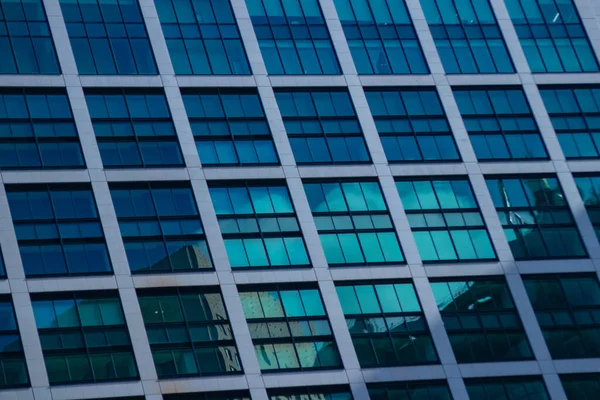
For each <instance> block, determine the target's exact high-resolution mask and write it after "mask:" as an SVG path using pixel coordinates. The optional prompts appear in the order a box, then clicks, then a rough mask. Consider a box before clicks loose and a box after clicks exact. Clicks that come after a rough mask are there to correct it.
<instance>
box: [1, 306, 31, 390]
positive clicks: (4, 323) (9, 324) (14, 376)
mask: <svg viewBox="0 0 600 400" xmlns="http://www.w3.org/2000/svg"><path fill="white" fill-rule="evenodd" d="M0 343H2V344H1V345H0V389H8V388H16V387H21V386H27V385H28V384H29V375H28V374H27V366H26V365H25V353H23V344H22V343H21V335H20V334H19V327H18V325H17V318H16V316H15V310H14V308H13V304H12V301H11V299H10V297H9V296H7V295H3V296H0Z"/></svg>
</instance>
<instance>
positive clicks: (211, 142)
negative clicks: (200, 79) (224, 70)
mask: <svg viewBox="0 0 600 400" xmlns="http://www.w3.org/2000/svg"><path fill="white" fill-rule="evenodd" d="M182 96H183V103H184V105H185V109H186V111H187V115H188V117H189V119H190V124H191V126H192V133H193V134H194V138H195V139H196V148H197V149H198V154H199V156H200V161H201V162H202V165H203V166H208V167H210V166H240V165H243V166H253V165H278V164H279V158H278V157H277V151H276V150H275V146H274V144H273V137H272V136H271V129H270V128H269V124H268V123H267V118H266V116H265V112H264V110H263V106H262V103H261V101H260V97H259V96H258V92H257V91H256V90H240V89H235V90H228V89H214V90H211V89H204V90H202V91H198V90H193V89H188V90H185V91H183V93H182Z"/></svg>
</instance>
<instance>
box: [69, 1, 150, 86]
mask: <svg viewBox="0 0 600 400" xmlns="http://www.w3.org/2000/svg"><path fill="white" fill-rule="evenodd" d="M60 5H61V9H62V12H63V16H64V18H65V23H66V24H67V32H68V33H69V38H70V39H71V46H72V48H73V54H74V56H75V61H76V63H77V68H78V70H79V73H80V74H82V75H115V74H118V75H156V74H157V70H156V63H155V61H154V55H153V54H152V49H151V47H150V40H149V38H148V33H147V32H146V26H145V25H144V20H143V19H142V14H141V11H140V8H139V5H138V3H137V0H116V2H111V1H108V0H93V1H92V2H87V1H81V2H80V1H79V0H61V1H60Z"/></svg>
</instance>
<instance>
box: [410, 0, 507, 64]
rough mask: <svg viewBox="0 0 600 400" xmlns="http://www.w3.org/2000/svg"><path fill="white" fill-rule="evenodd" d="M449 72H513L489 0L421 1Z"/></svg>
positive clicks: (443, 62) (439, 51)
mask: <svg viewBox="0 0 600 400" xmlns="http://www.w3.org/2000/svg"><path fill="white" fill-rule="evenodd" d="M421 5H422V7H423V12H424V13H425V18H426V19H427V23H428V24H429V28H430V29H431V34H432V35H433V40H434V41H435V45H436V47H437V50H438V53H439V55H440V58H441V60H442V65H443V66H444V70H445V71H446V73H448V74H494V73H511V72H515V69H514V67H513V64H512V61H511V59H510V56H509V54H508V50H507V49H506V44H505V43H504V39H503V38H502V33H501V32H500V27H499V26H498V23H497V22H496V17H495V16H494V12H493V11H492V7H491V5H490V3H489V0H421Z"/></svg>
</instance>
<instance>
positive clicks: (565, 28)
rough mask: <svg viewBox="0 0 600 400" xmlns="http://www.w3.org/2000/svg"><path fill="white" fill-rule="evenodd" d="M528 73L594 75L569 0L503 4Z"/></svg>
mask: <svg viewBox="0 0 600 400" xmlns="http://www.w3.org/2000/svg"><path fill="white" fill-rule="evenodd" d="M505 2H506V7H507V8H508V13H509V15H510V18H511V20H512V22H513V25H514V26H515V29H516V31H517V36H518V37H519V40H520V41H521V47H523V51H524V52H525V57H526V58H527V62H528V63H529V68H531V72H534V73H544V72H597V71H598V62H597V61H596V57H595V56H594V51H593V50H592V47H591V45H590V41H589V39H588V37H587V35H586V33H585V29H584V27H583V24H582V22H581V18H580V17H579V13H578V12H577V8H576V7H575V4H574V3H573V1H572V0H545V1H539V0H505Z"/></svg>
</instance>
